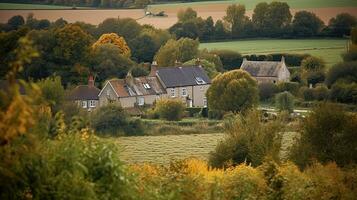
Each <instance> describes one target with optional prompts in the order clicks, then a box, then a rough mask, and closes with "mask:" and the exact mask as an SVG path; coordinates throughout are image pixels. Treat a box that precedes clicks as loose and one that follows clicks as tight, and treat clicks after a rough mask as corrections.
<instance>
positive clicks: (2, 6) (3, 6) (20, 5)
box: [0, 3, 84, 10]
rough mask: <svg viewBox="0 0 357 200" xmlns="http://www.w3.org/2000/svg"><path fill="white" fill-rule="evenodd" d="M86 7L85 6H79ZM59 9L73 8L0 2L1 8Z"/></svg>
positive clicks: (69, 7) (68, 7)
mask: <svg viewBox="0 0 357 200" xmlns="http://www.w3.org/2000/svg"><path fill="white" fill-rule="evenodd" d="M77 8H84V7H77ZM22 9H24V10H58V9H72V7H71V6H55V5H41V4H21V3H0V10H22Z"/></svg>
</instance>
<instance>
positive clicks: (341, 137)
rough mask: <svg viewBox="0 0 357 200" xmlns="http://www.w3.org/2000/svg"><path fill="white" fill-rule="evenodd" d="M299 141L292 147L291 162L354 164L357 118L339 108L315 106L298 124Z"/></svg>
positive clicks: (331, 105)
mask: <svg viewBox="0 0 357 200" xmlns="http://www.w3.org/2000/svg"><path fill="white" fill-rule="evenodd" d="M301 130H302V133H301V138H300V139H299V140H298V142H297V143H296V145H295V146H294V147H293V148H292V152H291V159H292V160H294V161H295V163H296V164H298V165H299V166H300V167H305V166H306V165H308V164H310V163H311V160H313V159H316V160H317V161H319V162H322V163H327V162H333V161H334V162H336V163H337V164H338V165H340V166H345V165H348V164H351V163H356V162H357V156H356V155H357V152H356V150H357V142H356V140H355V139H353V138H355V137H356V130H357V116H356V114H354V113H348V112H346V111H344V110H343V109H342V108H341V107H340V106H337V105H334V104H331V103H323V104H320V105H318V106H316V107H315V108H314V109H313V110H312V112H311V114H310V115H309V116H308V117H307V118H306V119H305V120H304V122H303V123H302V124H301Z"/></svg>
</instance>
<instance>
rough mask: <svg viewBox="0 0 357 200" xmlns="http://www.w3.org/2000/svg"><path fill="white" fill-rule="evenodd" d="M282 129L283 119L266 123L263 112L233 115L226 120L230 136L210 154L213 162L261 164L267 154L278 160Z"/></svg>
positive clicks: (226, 128) (214, 163) (217, 164)
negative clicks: (261, 114)
mask: <svg viewBox="0 0 357 200" xmlns="http://www.w3.org/2000/svg"><path fill="white" fill-rule="evenodd" d="M281 130H282V123H280V119H278V120H273V121H270V122H268V123H263V122H262V120H261V116H260V113H259V111H254V110H253V111H249V112H248V113H247V114H246V115H243V114H240V115H237V116H235V117H233V118H230V119H228V121H227V122H226V123H225V132H226V138H225V139H224V140H223V141H221V142H220V143H219V144H218V145H217V146H216V149H215V151H214V152H212V153H211V154H210V159H209V160H210V164H211V165H212V166H214V167H222V166H229V165H230V164H239V163H243V162H246V163H249V164H252V165H253V166H258V165H260V164H261V163H262V162H263V160H264V158H265V157H266V156H270V157H272V158H274V159H276V160H278V159H279V158H278V153H279V151H280V140H281V136H280V135H279V132H280V131H281Z"/></svg>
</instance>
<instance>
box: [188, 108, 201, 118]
mask: <svg viewBox="0 0 357 200" xmlns="http://www.w3.org/2000/svg"><path fill="white" fill-rule="evenodd" d="M201 110H202V108H200V107H191V108H186V111H187V112H188V116H189V117H196V116H198V115H199V113H200V112H201Z"/></svg>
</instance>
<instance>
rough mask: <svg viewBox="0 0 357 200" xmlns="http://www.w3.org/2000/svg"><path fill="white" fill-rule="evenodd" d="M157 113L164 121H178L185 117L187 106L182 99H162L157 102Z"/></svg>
mask: <svg viewBox="0 0 357 200" xmlns="http://www.w3.org/2000/svg"><path fill="white" fill-rule="evenodd" d="M155 111H156V112H157V113H158V114H159V116H160V118H162V119H166V120H169V121H178V120H181V119H182V117H183V114H184V111H185V105H184V104H183V103H182V100H181V99H160V100H158V101H157V102H156V105H155Z"/></svg>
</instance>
